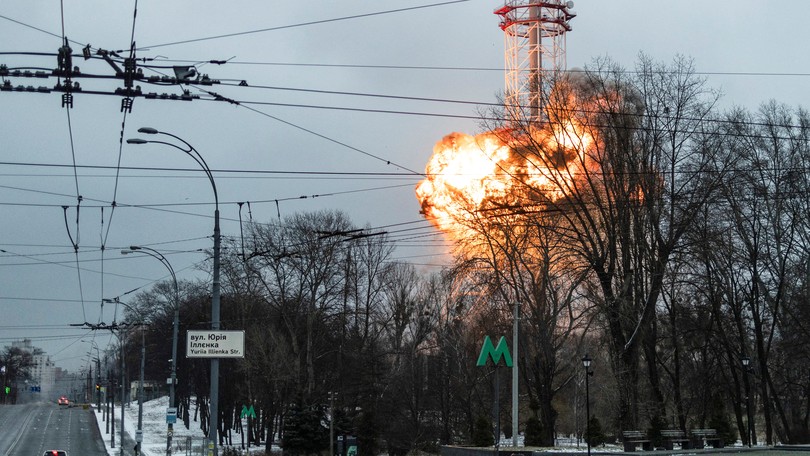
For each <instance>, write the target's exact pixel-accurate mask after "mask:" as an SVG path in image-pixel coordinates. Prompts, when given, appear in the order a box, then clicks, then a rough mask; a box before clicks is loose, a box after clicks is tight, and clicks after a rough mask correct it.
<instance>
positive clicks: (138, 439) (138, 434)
mask: <svg viewBox="0 0 810 456" xmlns="http://www.w3.org/2000/svg"><path fill="white" fill-rule="evenodd" d="M135 441H136V442H138V443H141V442H143V431H142V430H140V429H136V430H135Z"/></svg>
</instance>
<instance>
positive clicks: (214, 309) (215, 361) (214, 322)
mask: <svg viewBox="0 0 810 456" xmlns="http://www.w3.org/2000/svg"><path fill="white" fill-rule="evenodd" d="M138 132H139V133H144V134H148V135H166V136H169V137H171V138H174V139H176V140H177V141H180V142H181V143H183V144H184V145H185V146H186V147H187V149H185V148H182V147H180V146H178V145H177V144H174V143H170V142H166V141H154V140H145V139H140V138H131V139H127V144H149V143H155V144H164V145H167V146H171V147H174V148H175V149H177V150H180V151H182V152H183V153H185V154H186V155H188V156H189V157H191V158H192V159H194V161H195V162H197V164H198V165H200V167H202V169H203V171H205V175H206V176H207V177H208V180H209V182H210V183H211V187H212V188H213V190H214V271H213V283H212V284H211V329H212V330H215V331H217V330H219V294H220V290H219V288H220V285H219V251H220V231H219V195H218V194H217V184H216V182H214V175H213V174H212V173H211V168H209V167H208V164H207V163H206V162H205V159H203V157H202V155H201V154H200V153H199V152H198V151H197V149H195V148H194V147H193V146H192V145H191V144H189V143H188V142H186V141H185V140H184V139H182V138H180V137H178V136H176V135H173V134H171V133H166V132H163V131H159V130H156V129H154V128H149V127H143V128H139V129H138ZM209 397H210V402H211V404H210V410H209V420H210V421H209V426H208V429H209V431H208V439H209V443H208V455H209V456H217V453H218V450H217V441H218V438H217V434H218V432H217V431H218V427H217V418H218V414H219V410H218V407H219V358H211V391H210V393H209Z"/></svg>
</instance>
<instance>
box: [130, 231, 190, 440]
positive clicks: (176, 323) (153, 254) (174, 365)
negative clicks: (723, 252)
mask: <svg viewBox="0 0 810 456" xmlns="http://www.w3.org/2000/svg"><path fill="white" fill-rule="evenodd" d="M134 252H143V253H145V254H147V255H149V256H151V257H152V258H156V259H157V260H158V261H160V262H161V263H162V264H163V266H166V269H168V270H169V274H171V276H172V283H173V285H174V321H173V323H172V374H171V378H170V380H169V381H170V382H171V383H170V385H169V407H170V408H172V407H175V403H174V398H175V393H174V388H175V383H177V337H178V332H179V326H180V293H179V291H178V288H177V275H176V274H175V273H174V268H173V267H172V265H171V263H169V260H168V259H166V257H165V256H163V254H162V253H160V252H158V251H157V250H155V249H152V248H149V247H142V246H137V245H132V246H130V247H129V250H122V251H121V254H123V255H126V254H129V253H134ZM173 434H174V424H173V423H171V422H169V423H168V432H166V455H167V456H171V454H172V435H173Z"/></svg>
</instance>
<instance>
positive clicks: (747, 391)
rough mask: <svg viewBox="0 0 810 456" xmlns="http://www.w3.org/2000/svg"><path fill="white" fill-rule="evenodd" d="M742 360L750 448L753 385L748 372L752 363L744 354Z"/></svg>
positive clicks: (747, 433)
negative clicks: (751, 391)
mask: <svg viewBox="0 0 810 456" xmlns="http://www.w3.org/2000/svg"><path fill="white" fill-rule="evenodd" d="M740 362H741V363H742V365H743V375H745V414H746V416H747V419H748V425H747V426H746V427H747V429H746V440H748V448H751V443H752V442H751V441H752V440H753V439H751V393H750V390H751V386H750V383H749V380H748V373H749V372H750V367H749V365H750V364H751V358H749V357H747V356H743V357H742V358H740Z"/></svg>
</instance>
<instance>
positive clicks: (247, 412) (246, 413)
mask: <svg viewBox="0 0 810 456" xmlns="http://www.w3.org/2000/svg"><path fill="white" fill-rule="evenodd" d="M244 417H248V418H256V411H255V410H253V406H252V405H251V406H250V408H248V406H247V405H243V406H242V413H241V414H240V415H239V418H244Z"/></svg>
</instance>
